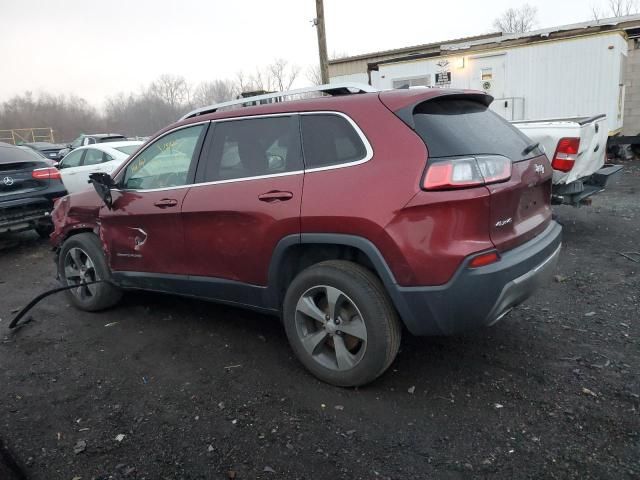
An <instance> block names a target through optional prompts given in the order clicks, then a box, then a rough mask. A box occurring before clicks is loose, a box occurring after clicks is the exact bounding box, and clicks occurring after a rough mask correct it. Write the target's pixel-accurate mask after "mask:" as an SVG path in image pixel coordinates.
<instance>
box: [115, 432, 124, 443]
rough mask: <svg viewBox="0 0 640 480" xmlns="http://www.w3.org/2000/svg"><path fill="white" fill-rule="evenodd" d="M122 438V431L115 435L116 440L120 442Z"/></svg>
mask: <svg viewBox="0 0 640 480" xmlns="http://www.w3.org/2000/svg"><path fill="white" fill-rule="evenodd" d="M122 440H124V433H119V434H118V435H116V442H121V441H122Z"/></svg>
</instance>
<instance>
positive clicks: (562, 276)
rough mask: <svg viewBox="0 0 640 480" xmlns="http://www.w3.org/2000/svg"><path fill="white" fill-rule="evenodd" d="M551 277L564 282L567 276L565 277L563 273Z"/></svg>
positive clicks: (558, 281)
mask: <svg viewBox="0 0 640 480" xmlns="http://www.w3.org/2000/svg"><path fill="white" fill-rule="evenodd" d="M553 279H554V280H555V281H556V282H557V283H564V282H566V281H567V277H565V276H564V275H556V276H554V277H553Z"/></svg>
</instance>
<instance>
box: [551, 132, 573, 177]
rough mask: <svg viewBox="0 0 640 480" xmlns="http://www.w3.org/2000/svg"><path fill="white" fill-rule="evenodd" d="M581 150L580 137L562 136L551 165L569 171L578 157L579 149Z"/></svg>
mask: <svg viewBox="0 0 640 480" xmlns="http://www.w3.org/2000/svg"><path fill="white" fill-rule="evenodd" d="M579 150H580V139H579V138H561V139H560V141H559V142H558V148H556V153H555V155H554V156H553V161H552V162H551V166H552V167H553V169H554V170H559V171H561V172H569V171H571V169H572V168H573V165H574V164H575V163H576V160H577V159H578V151H579Z"/></svg>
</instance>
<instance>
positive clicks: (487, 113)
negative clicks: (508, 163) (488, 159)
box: [413, 98, 542, 162]
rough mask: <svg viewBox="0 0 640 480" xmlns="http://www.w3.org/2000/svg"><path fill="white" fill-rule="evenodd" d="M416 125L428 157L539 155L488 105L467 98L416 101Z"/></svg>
mask: <svg viewBox="0 0 640 480" xmlns="http://www.w3.org/2000/svg"><path fill="white" fill-rule="evenodd" d="M413 118H414V122H415V129H416V132H417V133H418V135H420V137H421V138H422V140H424V143H425V144H426V145H427V148H428V150H429V156H430V157H457V156H464V155H502V156H505V157H507V158H510V159H511V160H512V161H514V162H517V161H519V160H523V159H525V158H533V157H536V156H538V155H541V154H542V152H541V151H540V150H539V149H537V148H536V149H534V150H533V151H531V152H529V153H528V154H527V155H524V154H523V151H524V150H525V149H526V148H527V147H528V146H529V145H530V144H531V143H532V142H531V140H529V138H527V137H526V136H525V135H524V134H523V133H521V132H520V131H519V130H518V129H517V128H515V127H514V126H512V125H511V124H510V123H509V122H507V121H506V120H504V119H503V118H502V117H500V116H499V115H498V114H497V113H495V112H493V111H491V110H490V109H489V107H487V106H485V105H483V104H481V103H478V102H475V101H473V100H467V99H460V98H457V99H451V98H442V99H435V100H430V101H428V102H424V103H422V104H420V105H418V106H417V107H416V108H415V110H414V113H413Z"/></svg>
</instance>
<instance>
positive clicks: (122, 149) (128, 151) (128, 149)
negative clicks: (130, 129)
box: [115, 145, 140, 155]
mask: <svg viewBox="0 0 640 480" xmlns="http://www.w3.org/2000/svg"><path fill="white" fill-rule="evenodd" d="M138 147H140V145H126V146H124V147H116V148H115V149H116V150H118V151H119V152H122V153H126V154H127V155H131V154H132V153H133V152H135V151H136V150H137V149H138Z"/></svg>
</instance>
